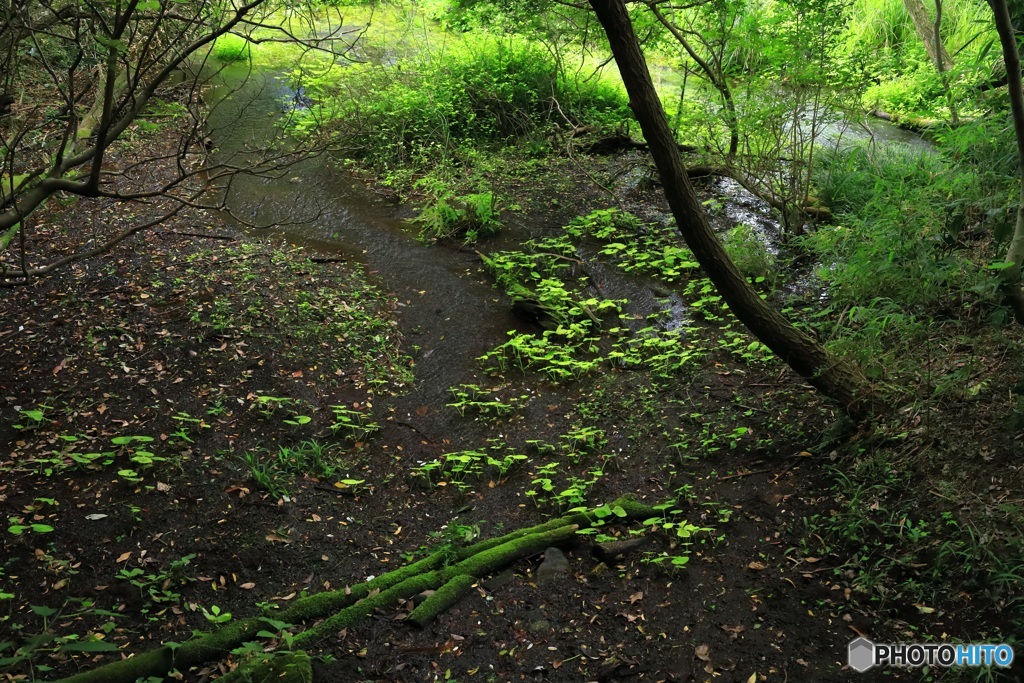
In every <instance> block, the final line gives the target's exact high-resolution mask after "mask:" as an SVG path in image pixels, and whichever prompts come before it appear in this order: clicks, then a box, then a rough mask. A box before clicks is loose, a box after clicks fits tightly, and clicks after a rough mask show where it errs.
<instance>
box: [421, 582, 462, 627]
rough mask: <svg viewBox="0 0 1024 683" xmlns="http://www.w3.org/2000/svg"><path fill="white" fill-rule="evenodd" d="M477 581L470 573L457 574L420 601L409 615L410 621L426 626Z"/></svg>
mask: <svg viewBox="0 0 1024 683" xmlns="http://www.w3.org/2000/svg"><path fill="white" fill-rule="evenodd" d="M476 582H477V579H476V577H475V576H471V575H469V574H460V575H459V576H456V577H455V578H453V579H451V580H450V581H449V582H448V583H446V584H444V585H443V586H441V587H440V588H438V589H437V592H435V593H434V594H433V595H431V596H430V597H429V598H427V599H426V600H424V601H423V602H422V603H420V604H419V605H418V606H417V607H416V609H414V610H413V611H412V614H410V615H409V621H411V622H412V623H414V624H416V625H417V626H419V627H421V628H422V627H424V626H426V625H427V624H429V623H430V622H432V621H433V620H434V619H437V617H438V616H439V615H441V614H444V613H445V612H447V611H448V609H449V608H451V606H452V605H454V604H455V603H457V602H458V601H459V600H461V599H462V596H464V595H465V594H466V593H468V592H469V591H470V589H471V588H473V584H475V583H476Z"/></svg>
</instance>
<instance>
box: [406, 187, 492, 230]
mask: <svg viewBox="0 0 1024 683" xmlns="http://www.w3.org/2000/svg"><path fill="white" fill-rule="evenodd" d="M416 222H417V223H419V224H420V225H421V226H422V227H421V228H420V239H423V240H425V241H436V240H442V239H450V238H454V237H458V236H463V237H464V238H465V240H466V242H469V243H472V242H476V241H477V239H478V238H480V237H489V236H491V235H496V234H497V233H498V232H499V231H500V230H501V223H500V222H499V221H498V207H497V204H496V202H495V199H494V193H493V192H477V193H475V194H467V195H463V196H461V197H453V196H451V195H450V194H445V195H442V196H440V197H438V198H437V200H436V201H434V202H433V203H432V204H429V205H428V206H427V207H426V208H425V209H423V210H422V211H421V212H420V215H419V216H418V217H417V218H416Z"/></svg>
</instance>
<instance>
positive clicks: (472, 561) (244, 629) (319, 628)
mask: <svg viewBox="0 0 1024 683" xmlns="http://www.w3.org/2000/svg"><path fill="white" fill-rule="evenodd" d="M611 505H612V506H615V507H619V508H621V509H622V510H623V511H625V516H624V517H620V518H619V519H618V521H627V520H631V519H644V518H647V517H650V516H653V515H656V514H657V513H656V511H655V510H654V508H652V507H651V506H649V505H644V504H643V503H640V502H639V501H637V500H636V498H635V497H632V496H626V497H623V498H620V499H618V500H616V501H615V502H614V503H612V504H611ZM595 520H596V517H595V516H594V515H593V514H591V513H589V512H576V513H573V514H570V515H566V516H565V517H561V518H559V519H553V520H551V521H549V522H545V523H544V524H538V525H537V526H533V527H528V528H526V529H520V530H517V531H513V532H511V533H508V534H505V535H504V536H499V537H497V538H492V539H488V540H485V541H480V542H479V543H474V544H473V545H470V546H467V547H465V548H461V549H457V550H455V551H454V557H453V553H452V552H451V551H450V550H446V551H438V552H435V553H433V554H431V555H428V556H427V557H425V558H423V559H421V560H419V561H417V562H413V563H412V564H409V565H406V566H405V567H402V568H400V569H396V570H395V571H392V572H388V573H387V574H382V575H381V576H378V577H377V578H375V579H372V580H370V581H367V582H365V583H360V584H357V585H355V586H351V587H347V588H345V589H342V590H337V591H330V592H326V593H318V594H316V595H310V596H307V597H305V598H301V599H299V600H297V601H295V602H294V603H293V604H292V605H291V606H290V607H288V608H287V609H283V610H281V611H279V612H274V613H273V617H274V619H275V620H277V621H283V622H286V623H290V624H300V623H304V622H312V621H315V620H317V619H323V621H321V622H320V623H318V624H317V625H316V626H314V627H312V628H309V629H306V630H305V631H302V632H300V633H298V634H296V635H295V636H294V637H293V638H292V645H293V646H295V647H299V646H302V645H309V644H310V643H316V642H318V641H320V640H322V639H324V638H326V637H328V636H330V635H331V634H333V633H337V632H338V631H340V630H341V629H344V628H346V627H348V626H350V625H352V624H354V623H355V622H357V621H358V620H359V619H362V618H363V617H365V616H366V615H368V614H370V613H372V612H373V611H374V610H376V609H380V608H385V607H389V606H391V605H394V604H396V603H397V602H398V600H400V599H408V598H411V597H413V596H415V595H418V594H419V593H422V592H423V591H425V590H438V589H441V590H439V591H438V592H445V593H446V594H447V595H449V597H450V595H451V593H450V592H446V591H448V590H450V591H454V590H456V589H457V588H458V587H459V586H465V585H466V583H467V582H469V584H468V585H469V586H472V583H473V582H475V581H476V580H477V579H480V578H482V577H485V576H488V575H490V574H493V573H495V572H497V571H499V570H501V569H503V568H504V567H506V566H508V565H510V564H512V563H513V562H516V561H518V560H520V559H523V558H525V557H529V556H531V555H536V554H537V553H540V552H543V551H544V549H545V548H547V547H549V546H553V545H562V544H564V543H566V542H567V541H568V540H569V539H571V538H573V537H574V536H575V532H576V530H577V529H579V528H582V527H590V526H591V525H592V524H593V523H594V521H595ZM446 563H450V564H448V566H445V565H446ZM449 585H450V586H451V588H450V589H449ZM435 595H436V594H435ZM456 599H457V598H456ZM428 602H429V601H428ZM426 604H427V603H426V602H425V603H424V605H426ZM452 604H454V600H452V601H451V602H449V603H447V606H448V607H450V606H451V605H452ZM442 605H443V603H442V599H441V598H439V599H438V600H437V601H435V603H434V605H433V606H432V607H431V608H430V609H431V610H434V614H433V615H432V616H431V618H434V617H436V616H437V615H438V614H440V613H441V612H443V609H440V608H441V607H442ZM421 606H422V605H421ZM445 608H446V607H445ZM426 613H427V612H426V611H424V612H421V615H425V614H426ZM427 621H429V620H426V621H424V622H423V623H427ZM265 628H266V624H265V622H263V620H262V619H261V618H260V617H252V618H249V619H243V620H240V621H237V622H235V623H232V624H228V625H225V626H223V627H222V628H220V629H218V630H216V631H213V632H211V633H206V634H202V635H198V636H196V637H195V638H193V639H191V640H189V641H187V642H185V643H182V644H180V645H179V644H172V645H163V646H161V647H158V648H156V649H154V650H150V651H148V652H144V653H142V654H139V655H135V656H132V657H128V658H126V659H122V660H119V661H116V662H111V663H110V664H106V665H104V666H101V667H99V668H96V669H93V670H91V671H84V672H82V673H78V674H74V675H72V676H68V677H66V678H62V679H59V680H58V681H55V683H134V681H135V680H136V679H139V678H147V677H149V676H154V677H163V676H165V675H166V674H167V673H168V672H169V671H171V670H172V669H178V670H179V671H187V670H188V669H190V668H191V667H194V666H199V665H200V664H203V663H205V662H208V661H211V660H215V659H220V658H222V657H224V656H226V655H227V654H229V653H230V652H231V651H232V650H234V649H235V648H237V647H239V646H241V645H242V644H244V643H246V642H248V641H251V640H255V639H256V637H257V636H256V634H257V633H258V632H259V631H260V630H263V629H265Z"/></svg>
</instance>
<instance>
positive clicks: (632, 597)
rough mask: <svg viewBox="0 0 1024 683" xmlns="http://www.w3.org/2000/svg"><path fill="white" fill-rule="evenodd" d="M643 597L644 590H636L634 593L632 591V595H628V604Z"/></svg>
mask: <svg viewBox="0 0 1024 683" xmlns="http://www.w3.org/2000/svg"><path fill="white" fill-rule="evenodd" d="M643 599H644V592H643V591H637V592H636V593H633V594H632V595H630V596H629V604H631V605H632V604H634V603H635V602H636V601H637V600H643Z"/></svg>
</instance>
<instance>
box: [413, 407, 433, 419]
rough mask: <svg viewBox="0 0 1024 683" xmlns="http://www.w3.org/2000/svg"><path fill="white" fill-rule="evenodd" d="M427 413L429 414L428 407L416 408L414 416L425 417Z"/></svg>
mask: <svg viewBox="0 0 1024 683" xmlns="http://www.w3.org/2000/svg"><path fill="white" fill-rule="evenodd" d="M429 412H430V406H423V407H422V408H417V409H416V414H417V415H419V416H420V417H423V416H425V415H426V414H427V413H429Z"/></svg>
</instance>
